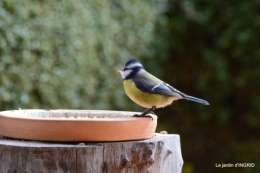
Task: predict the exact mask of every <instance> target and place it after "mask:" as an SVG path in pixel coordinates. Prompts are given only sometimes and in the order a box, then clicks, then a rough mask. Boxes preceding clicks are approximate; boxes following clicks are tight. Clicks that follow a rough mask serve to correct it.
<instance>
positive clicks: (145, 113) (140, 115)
mask: <svg viewBox="0 0 260 173" xmlns="http://www.w3.org/2000/svg"><path fill="white" fill-rule="evenodd" d="M155 109H156V106H152V107H151V108H148V109H146V110H145V111H143V112H142V113H141V114H139V115H138V114H135V115H133V117H139V118H141V117H144V118H152V119H153V117H152V116H150V115H147V114H149V113H151V112H152V113H153V111H154V110H155ZM146 115H147V116H146Z"/></svg>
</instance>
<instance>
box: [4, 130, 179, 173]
mask: <svg viewBox="0 0 260 173" xmlns="http://www.w3.org/2000/svg"><path fill="white" fill-rule="evenodd" d="M182 165H183V159H182V156H181V148H180V137H179V135H162V134H156V135H155V136H154V137H153V138H151V139H147V140H141V141H126V142H113V143H72V144H71V143H46V142H34V141H19V140H10V139H0V173H9V172H10V173H13V172H17V173H18V172H19V173H20V172H21V173H63V172H66V173H181V169H182Z"/></svg>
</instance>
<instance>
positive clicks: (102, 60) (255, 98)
mask: <svg viewBox="0 0 260 173" xmlns="http://www.w3.org/2000/svg"><path fill="white" fill-rule="evenodd" d="M259 31H260V2H259V1H256V0H255V1H254V0H249V1H235V0H230V1H216V0H211V1H205V0H174V1H156V0H153V1H139V0H133V1H72V0H63V1H60V2H58V1H50V0H41V1H32V0H21V1H15V0H2V1H0V73H1V74H0V110H2V111H3V110H10V109H17V108H24V109H25V108H48V109H59V108H66V109H114V110H131V111H142V110H143V109H142V108H140V107H139V106H137V105H136V104H134V103H133V102H131V101H130V100H129V99H128V98H127V97H126V96H125V94H124V91H123V86H122V81H121V78H120V76H118V74H117V70H119V69H122V68H123V66H124V64H125V62H126V61H127V60H128V59H130V58H132V57H137V58H138V59H139V60H140V61H142V62H143V64H144V66H145V68H146V69H147V71H149V72H151V73H152V74H154V75H156V76H158V77H160V78H162V79H163V80H165V81H167V83H169V84H171V85H173V86H174V87H176V88H177V89H179V90H181V91H183V92H185V93H187V94H190V95H193V96H196V97H199V98H203V99H205V100H207V101H208V102H209V103H210V104H211V105H210V106H204V105H200V104H196V103H194V102H188V101H184V100H180V101H177V102H174V103H173V104H172V105H171V106H169V107H166V108H164V109H158V110H156V114H157V115H158V116H159V120H158V121H159V124H158V127H157V131H158V132H159V131H161V130H167V131H168V132H169V133H178V134H180V136H181V140H182V141H181V142H182V154H183V158H184V162H185V164H184V167H183V173H201V172H216V173H218V172H229V173H235V172H241V173H255V172H260V167H259V165H260V148H259V146H260V140H259V134H260V114H259V112H260V96H259V94H258V93H259V88H260V80H259V79H260V68H259V66H260V49H259V45H260V39H259V38H260V34H259ZM216 163H233V164H235V163H254V164H255V165H256V166H255V167H254V168H223V169H222V168H216V167H215V164H216Z"/></svg>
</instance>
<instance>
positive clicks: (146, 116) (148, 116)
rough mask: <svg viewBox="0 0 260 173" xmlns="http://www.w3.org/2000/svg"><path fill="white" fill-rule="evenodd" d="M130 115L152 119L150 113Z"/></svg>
mask: <svg viewBox="0 0 260 173" xmlns="http://www.w3.org/2000/svg"><path fill="white" fill-rule="evenodd" d="M132 117H137V118H152V120H153V117H152V116H151V115H144V116H143V115H142V114H140V115H138V114H134V115H133V116H132Z"/></svg>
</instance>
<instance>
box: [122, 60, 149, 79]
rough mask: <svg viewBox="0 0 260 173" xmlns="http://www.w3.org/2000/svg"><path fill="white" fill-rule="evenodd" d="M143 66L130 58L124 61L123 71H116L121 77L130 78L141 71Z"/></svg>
mask: <svg viewBox="0 0 260 173" xmlns="http://www.w3.org/2000/svg"><path fill="white" fill-rule="evenodd" d="M144 71H145V70H144V67H143V66H142V64H141V63H140V62H139V61H138V60H136V59H130V60H128V61H127V62H126V64H125V67H124V69H123V71H120V70H119V71H118V73H119V74H120V75H121V77H122V79H123V80H124V79H131V78H133V77H135V76H136V75H138V74H139V73H141V72H144Z"/></svg>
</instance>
